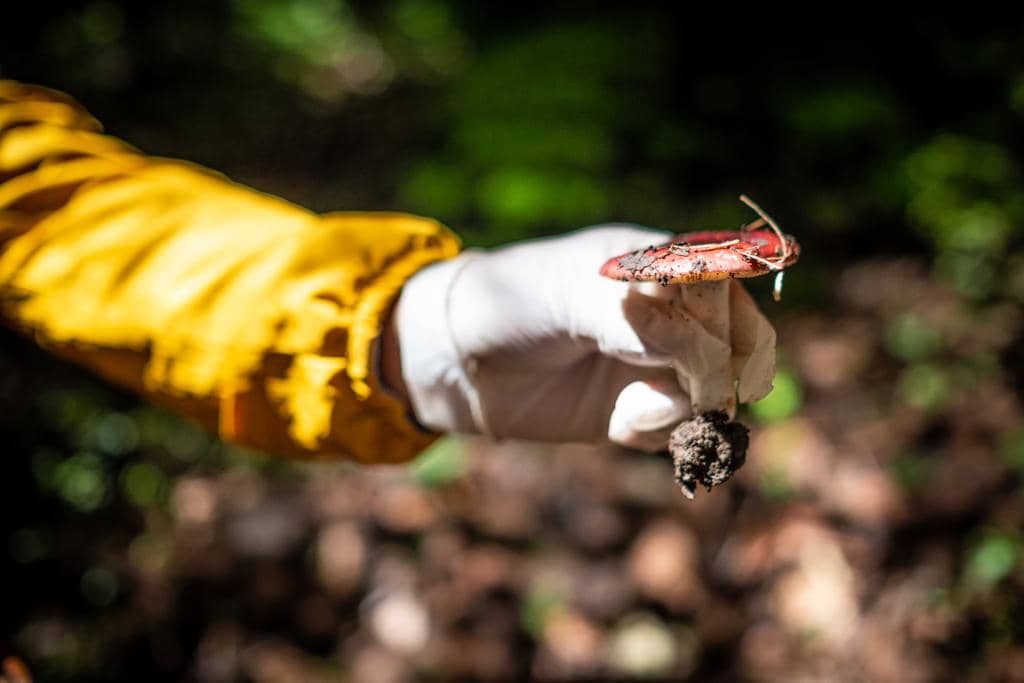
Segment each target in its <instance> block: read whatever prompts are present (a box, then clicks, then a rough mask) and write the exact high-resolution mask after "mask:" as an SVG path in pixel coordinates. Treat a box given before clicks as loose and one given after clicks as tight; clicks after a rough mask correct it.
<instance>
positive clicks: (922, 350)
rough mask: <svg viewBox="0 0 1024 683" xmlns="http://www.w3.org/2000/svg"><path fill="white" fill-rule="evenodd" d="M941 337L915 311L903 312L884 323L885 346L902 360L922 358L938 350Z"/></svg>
mask: <svg viewBox="0 0 1024 683" xmlns="http://www.w3.org/2000/svg"><path fill="white" fill-rule="evenodd" d="M941 343H942V337H941V335H940V333H939V331H938V330H936V329H935V327H934V326H933V325H931V324H929V323H928V322H927V321H926V320H924V319H922V318H921V316H919V315H917V314H915V313H903V314H900V315H898V316H896V317H895V318H893V319H892V320H891V321H889V324H888V325H886V328H885V347H886V349H887V350H888V351H889V353H891V354H892V355H894V356H896V357H897V358H901V359H903V360H908V361H914V360H923V359H926V358H928V357H930V356H931V355H932V354H934V353H935V352H936V351H938V350H939V348H940V347H941Z"/></svg>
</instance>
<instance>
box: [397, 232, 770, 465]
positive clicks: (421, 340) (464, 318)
mask: <svg viewBox="0 0 1024 683" xmlns="http://www.w3.org/2000/svg"><path fill="white" fill-rule="evenodd" d="M669 237H670V235H669V234H667V233H661V232H653V231H650V230H644V229H640V228H636V227H631V226H621V225H620V226H601V227H596V228H590V229H587V230H582V231H580V232H576V233H573V234H570V235H567V236H564V237H558V238H551V239H543V240H536V241H531V242H523V243H520V244H515V245H512V246H508V247H504V248H501V249H496V250H493V251H470V252H466V253H463V254H461V255H460V256H459V257H458V258H455V259H453V260H451V261H445V262H442V263H438V264H434V265H432V266H430V267H428V268H426V269H424V270H423V271H421V272H419V273H417V274H416V275H415V276H414V277H413V278H412V279H411V280H409V282H407V283H406V285H405V287H404V288H403V291H402V295H401V298H400V299H399V301H398V304H397V306H396V309H395V313H394V321H395V327H396V334H397V335H398V341H399V347H400V353H401V364H402V377H403V379H404V381H405V383H406V388H407V391H408V393H409V397H410V401H411V404H412V408H413V411H414V412H415V414H416V416H417V418H418V419H419V421H420V422H421V423H422V424H424V425H425V426H427V427H429V428H431V429H435V430H439V431H455V432H463V433H477V434H487V435H490V436H493V437H498V438H522V439H532V440H537V441H559V442H564V441H586V442H596V441H602V440H605V439H609V440H611V441H614V442H616V443H620V444H623V445H626V446H631V447H635V448H641V449H645V450H659V449H663V448H665V446H666V444H667V442H668V436H669V433H670V432H671V430H672V428H673V427H674V426H675V425H676V424H678V423H679V422H680V421H682V420H684V419H686V418H687V417H689V416H690V415H691V414H692V412H693V411H694V410H697V411H704V410H712V409H722V410H727V411H729V412H730V413H732V412H733V411H734V410H735V402H736V394H737V390H738V393H739V398H740V400H741V401H752V400H756V399H758V398H761V397H763V396H764V395H765V394H767V393H768V392H769V391H770V390H771V386H772V385H771V380H772V376H773V375H774V371H775V331H774V330H773V329H772V327H771V325H770V324H769V323H768V321H767V320H766V319H765V317H764V316H763V315H762V314H761V313H760V311H758V309H757V306H756V305H755V304H754V302H753V300H752V299H751V298H750V295H749V294H747V292H746V291H745V290H744V289H743V287H742V286H740V284H739V283H737V282H735V281H731V280H726V281H722V282H717V283H705V284H702V285H699V286H698V287H696V288H694V287H693V286H692V285H691V286H689V288H688V290H687V293H686V296H684V295H683V292H682V286H678V285H672V286H669V287H661V286H659V285H657V284H654V283H643V284H642V285H634V286H630V285H628V284H626V283H622V282H616V281H613V280H609V279H607V278H604V277H602V276H601V275H599V274H598V269H599V268H600V267H601V265H602V264H603V263H604V262H605V261H606V260H607V259H608V258H610V257H612V256H615V255H617V254H621V253H624V252H627V251H630V250H633V249H638V248H641V247H645V246H648V245H651V244H659V243H663V242H665V241H667V240H668V239H669ZM691 397H692V399H693V402H692V406H691Z"/></svg>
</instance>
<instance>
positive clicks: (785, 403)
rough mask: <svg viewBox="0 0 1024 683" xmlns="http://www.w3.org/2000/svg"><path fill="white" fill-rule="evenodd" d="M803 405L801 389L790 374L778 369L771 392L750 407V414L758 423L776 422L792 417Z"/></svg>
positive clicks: (798, 382) (795, 378)
mask: <svg viewBox="0 0 1024 683" xmlns="http://www.w3.org/2000/svg"><path fill="white" fill-rule="evenodd" d="M802 405H803V389H801V387H800V381H799V380H798V379H797V377H796V375H795V374H793V373H792V372H790V371H788V370H784V369H780V370H779V371H778V372H776V374H775V380H774V386H773V387H772V390H771V392H770V393H769V394H768V395H767V396H765V397H764V398H763V399H761V400H760V401H757V402H756V403H752V404H751V405H750V412H751V414H753V416H754V417H755V418H757V419H758V420H759V421H760V422H778V421H780V420H785V419H786V418H789V417H792V416H793V415H795V414H796V413H797V412H798V411H799V410H800V407H801V406H802Z"/></svg>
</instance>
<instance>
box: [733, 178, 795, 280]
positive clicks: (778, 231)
mask: <svg viewBox="0 0 1024 683" xmlns="http://www.w3.org/2000/svg"><path fill="white" fill-rule="evenodd" d="M740 201H741V202H743V203H744V204H746V205H747V206H749V207H750V208H751V209H753V210H754V212H755V213H756V214H757V215H758V216H760V217H761V218H762V219H763V220H764V222H765V223H767V224H768V225H769V226H771V229H772V230H774V231H775V236H776V237H778V238H779V243H780V244H781V245H782V256H781V257H776V258H778V259H779V260H780V261H782V262H783V263H785V262H786V260H787V259H788V258H789V243H788V242H787V241H786V236H785V235H784V234H782V230H781V229H779V226H778V225H777V224H776V223H775V221H773V220H772V217H771V216H769V215H768V214H766V213H765V212H764V210H763V209H762V208H761V207H760V206H758V205H757V204H756V203H754V200H752V199H751V198H750V197H748V196H747V195H745V194H741V195H740Z"/></svg>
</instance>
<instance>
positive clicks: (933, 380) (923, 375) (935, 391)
mask: <svg viewBox="0 0 1024 683" xmlns="http://www.w3.org/2000/svg"><path fill="white" fill-rule="evenodd" d="M898 387H899V394H900V397H901V399H902V400H903V401H904V402H905V403H908V404H910V405H912V406H914V407H916V408H920V409H921V410H929V411H930V410H938V409H939V408H941V407H942V406H943V405H945V403H946V401H948V400H949V397H950V394H951V392H952V389H953V382H952V379H951V378H950V374H949V372H948V370H947V369H946V368H944V367H942V366H940V365H937V364H934V363H915V364H913V365H910V366H909V367H907V368H906V369H905V370H904V371H903V372H902V373H901V374H900V377H899V383H898Z"/></svg>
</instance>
